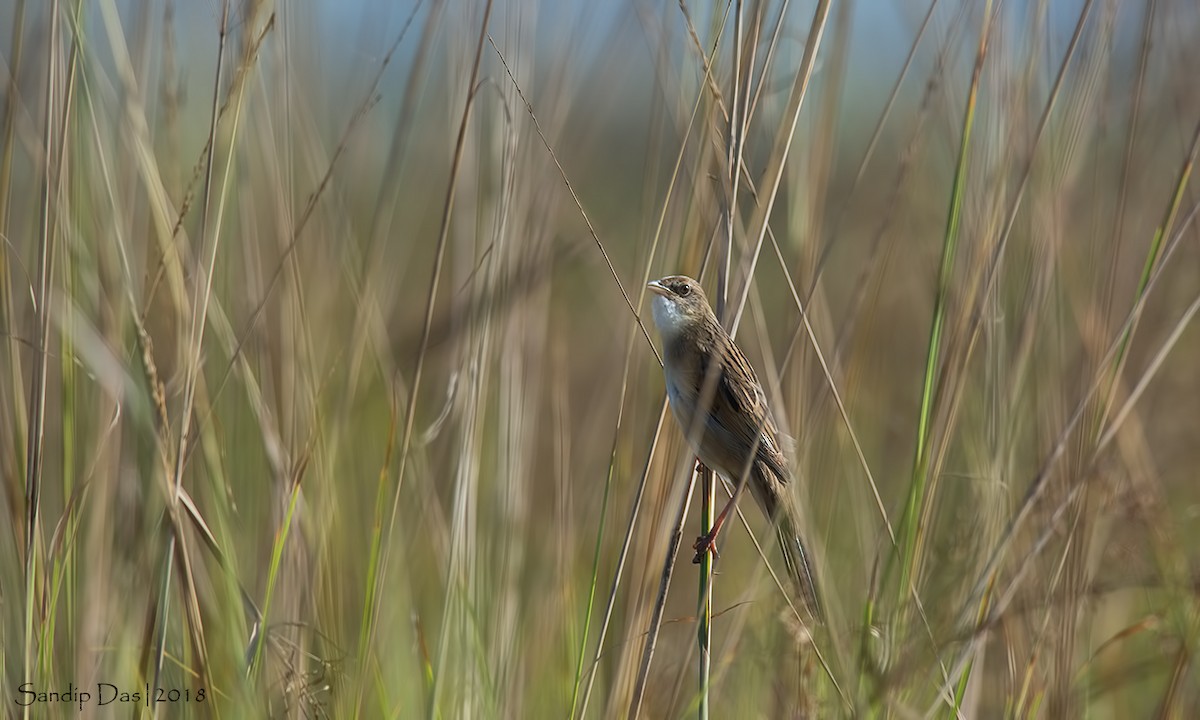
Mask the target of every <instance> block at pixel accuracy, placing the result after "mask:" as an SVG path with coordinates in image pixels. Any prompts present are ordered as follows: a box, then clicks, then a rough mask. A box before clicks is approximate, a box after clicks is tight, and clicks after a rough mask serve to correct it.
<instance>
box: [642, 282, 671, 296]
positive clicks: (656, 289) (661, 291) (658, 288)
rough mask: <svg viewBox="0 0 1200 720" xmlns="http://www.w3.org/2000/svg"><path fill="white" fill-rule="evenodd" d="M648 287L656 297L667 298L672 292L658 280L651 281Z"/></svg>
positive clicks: (647, 284)
mask: <svg viewBox="0 0 1200 720" xmlns="http://www.w3.org/2000/svg"><path fill="white" fill-rule="evenodd" d="M646 287H648V288H650V292H652V293H654V294H655V295H662V296H663V297H667V296H668V295H669V294H670V291H669V290H667V286H666V285H663V284H662V283H660V282H659V281H657V280H651V281H650V282H648V283H646Z"/></svg>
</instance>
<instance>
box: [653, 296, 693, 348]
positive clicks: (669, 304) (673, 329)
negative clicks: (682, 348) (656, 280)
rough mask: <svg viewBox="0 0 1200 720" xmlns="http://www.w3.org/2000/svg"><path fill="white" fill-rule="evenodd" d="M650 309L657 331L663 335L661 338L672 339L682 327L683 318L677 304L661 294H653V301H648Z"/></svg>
mask: <svg viewBox="0 0 1200 720" xmlns="http://www.w3.org/2000/svg"><path fill="white" fill-rule="evenodd" d="M650 309H651V311H652V312H653V313H654V324H655V325H657V326H658V332H659V334H661V335H662V336H663V340H670V339H674V338H675V336H677V335H678V334H679V332H680V330H682V329H683V325H684V322H685V318H684V317H683V314H682V313H680V312H679V306H678V305H676V304H675V301H674V300H671V299H669V298H665V297H663V296H662V295H655V296H654V300H653V302H651V303H650Z"/></svg>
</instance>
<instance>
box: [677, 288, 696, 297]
mask: <svg viewBox="0 0 1200 720" xmlns="http://www.w3.org/2000/svg"><path fill="white" fill-rule="evenodd" d="M675 294H676V295H678V296H679V297H687V296H688V295H691V294H692V288H691V287H690V286H688V285H680V286H679V287H678V288H676V289H675Z"/></svg>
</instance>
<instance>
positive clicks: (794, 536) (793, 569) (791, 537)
mask: <svg viewBox="0 0 1200 720" xmlns="http://www.w3.org/2000/svg"><path fill="white" fill-rule="evenodd" d="M775 533H776V535H777V536H778V538H779V547H780V549H781V550H783V562H784V565H786V566H787V572H788V575H789V576H791V578H792V582H793V583H795V585H796V590H797V591H798V592H799V593H800V597H801V599H802V600H803V601H804V605H805V607H807V608H808V611H809V612H810V613H811V614H812V616H813V618H815V619H816V620H817V621H818V622H824V620H825V616H824V613H823V612H822V611H821V601H820V599H819V596H818V595H817V576H816V573H814V572H813V567H812V563H811V562H810V560H809V555H808V551H807V550H806V549H805V548H804V543H803V542H802V541H801V540H800V533H799V532H797V531H796V526H795V523H794V522H793V521H792V517H791V514H790V513H788V512H781V513H779V518H778V520H777V522H776V525H775Z"/></svg>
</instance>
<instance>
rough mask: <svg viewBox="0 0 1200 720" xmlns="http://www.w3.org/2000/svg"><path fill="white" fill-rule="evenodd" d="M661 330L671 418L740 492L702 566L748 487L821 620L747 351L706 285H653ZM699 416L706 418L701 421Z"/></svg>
mask: <svg viewBox="0 0 1200 720" xmlns="http://www.w3.org/2000/svg"><path fill="white" fill-rule="evenodd" d="M647 287H649V289H650V290H651V291H652V292H654V298H653V301H652V305H651V307H652V310H653V314H654V324H655V325H657V326H658V332H659V334H660V335H661V336H662V341H663V374H664V375H665V376H666V381H667V395H668V397H669V398H670V400H671V411H672V413H673V414H674V415H675V420H676V421H678V423H679V426H680V427H681V428H682V429H683V433H684V435H685V436H686V437H687V439H688V442H689V443H690V444H691V446H692V449H693V450H695V451H696V455H697V456H698V457H699V458H700V462H702V463H703V464H704V465H706V466H707V467H708V468H709V469H711V470H713V471H715V472H717V473H718V474H720V475H722V476H724V477H725V479H726V480H728V481H729V482H731V483H733V484H734V487H735V488H736V489H735V491H734V494H733V497H732V498H730V500H729V502H728V503H727V504H726V505H725V507H724V509H722V510H721V513H720V515H718V516H717V519H716V522H715V523H713V528H712V530H711V531H710V532H709V534H708V535H706V536H702V537H700V538H699V539H697V540H696V544H695V546H694V548H695V550H696V551H697V553H696V562H699V561H700V557H701V556H702V555H703V553H705V552H707V551H708V550H710V549H711V550H713V552H714V554H715V552H716V548H715V546H714V545H713V542H714V541H715V540H716V537H717V533H718V532H720V530H721V526H722V525H723V524H724V522H725V516H726V515H727V514H728V513H729V511H730V509H732V508H733V506H734V504H735V503H736V502H737V499H738V497H739V495H740V494H741V492H742V489H743V488H744V487H745V486H746V485H747V484H748V485H749V486H750V492H751V494H752V495H754V499H755V500H757V501H758V505H759V507H760V508H761V509H762V511H763V513H764V514H766V516H767V517H768V518H770V519H771V521H772V522H773V523H774V525H775V531H776V534H777V535H778V537H779V546H780V548H781V549H782V550H783V559H784V564H785V565H786V566H787V571H788V575H790V576H791V578H792V580H793V581H794V582H795V583H796V586H797V589H798V590H799V592H800V595H801V597H802V598H803V600H804V603H805V604H806V605H807V606H808V610H809V612H811V613H812V614H813V616H814V617H816V618H818V619H819V618H820V617H821V609H820V605H819V602H818V600H817V587H816V582H815V580H814V578H813V572H812V568H811V567H810V565H809V561H808V553H807V552H805V549H804V545H803V543H802V542H801V541H800V536H799V534H798V533H797V531H796V524H795V511H794V509H793V507H792V502H791V500H790V496H789V495H788V492H787V488H786V487H785V485H787V482H788V479H789V478H790V477H791V473H790V472H789V471H788V468H787V464H786V461H785V459H784V456H783V451H782V449H781V448H780V446H779V431H778V429H777V428H776V427H775V422H774V421H773V420H772V419H771V413H770V410H769V409H768V408H767V399H766V396H765V395H764V394H763V390H762V386H761V385H759V383H758V378H757V377H755V375H754V369H753V368H751V367H750V363H749V361H747V360H746V356H745V355H743V354H742V351H741V350H739V349H738V347H737V345H735V344H734V342H733V339H732V338H730V337H729V333H727V332H726V331H725V328H723V327H721V324H720V323H719V322H717V317H716V315H714V314H713V311H712V309H711V308H710V307H709V305H708V299H707V298H706V297H705V296H704V291H703V290H702V289H701V287H700V283H698V282H696V281H695V280H693V279H691V278H690V277H686V276H684V275H671V276H669V277H665V278H662V279H661V280H655V281H653V282H651V283H650V284H649V285H648V286H647ZM697 410H702V411H703V414H702V415H700V416H699V417H698V414H697Z"/></svg>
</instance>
